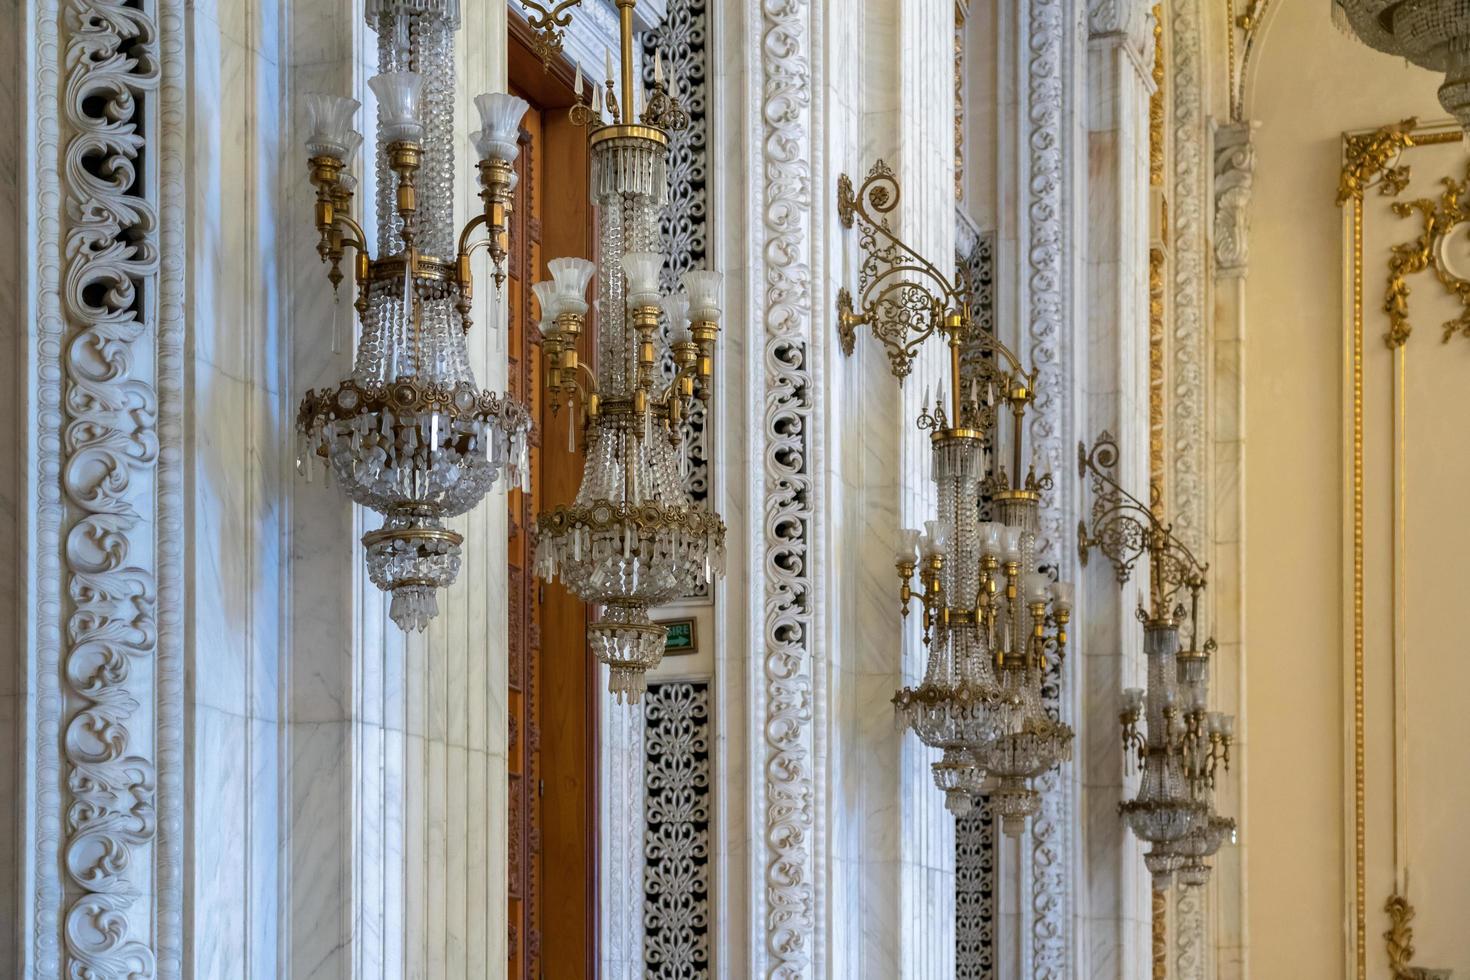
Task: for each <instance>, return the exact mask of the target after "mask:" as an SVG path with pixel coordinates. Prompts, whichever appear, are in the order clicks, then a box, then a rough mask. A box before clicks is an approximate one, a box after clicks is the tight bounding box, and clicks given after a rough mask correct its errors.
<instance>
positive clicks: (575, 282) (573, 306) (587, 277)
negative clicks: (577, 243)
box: [546, 257, 597, 314]
mask: <svg viewBox="0 0 1470 980" xmlns="http://www.w3.org/2000/svg"><path fill="white" fill-rule="evenodd" d="M546 268H547V270H548V271H550V272H551V278H552V280H553V281H554V282H555V283H556V297H557V302H558V303H560V304H561V312H562V313H577V314H585V313H586V312H587V283H589V282H591V281H592V273H593V272H594V271H596V269H597V267H596V266H595V265H593V264H592V263H591V262H589V261H587V260H586V259H578V258H567V257H563V258H559V259H552V260H551V261H550V262H548V263H546Z"/></svg>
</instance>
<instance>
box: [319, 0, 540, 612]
mask: <svg viewBox="0 0 1470 980" xmlns="http://www.w3.org/2000/svg"><path fill="white" fill-rule="evenodd" d="M366 10H367V22H368V25H369V26H371V27H372V28H373V29H374V30H375V31H376V32H377V35H378V70H379V74H378V75H376V76H374V77H373V78H371V79H369V81H368V85H369V86H370V87H371V88H372V90H373V93H374V94H375V95H376V96H377V101H378V134H377V144H376V158H375V176H376V185H377V199H376V211H377V216H378V227H377V254H378V257H377V258H372V257H371V256H370V255H369V253H368V246H367V234H366V232H365V231H364V230H363V229H362V227H361V226H360V225H359V224H358V223H357V222H356V221H354V220H353V218H352V216H351V212H352V199H353V192H354V190H355V189H356V187H357V180H356V178H355V177H354V176H353V175H352V174H351V173H350V172H349V171H350V169H351V168H352V164H353V160H354V157H355V155H356V151H357V149H358V147H359V145H360V144H361V143H362V136H361V135H360V134H358V133H357V132H356V131H354V129H353V122H354V117H355V116H356V114H357V110H358V108H359V104H358V102H357V101H356V100H355V99H349V98H342V97H339V96H332V95H308V96H306V100H305V101H306V113H307V124H308V129H309V131H310V135H309V136H308V138H307V150H308V153H309V155H310V166H311V182H312V184H313V185H314V186H315V187H316V192H317V198H316V224H317V230H318V232H319V233H320V236H321V238H320V241H319V243H318V245H317V250H318V252H319V254H320V255H321V257H322V260H323V261H324V262H326V263H328V265H329V267H330V272H329V274H328V278H329V280H330V281H331V283H332V287H333V289H334V291H335V290H336V289H337V287H338V286H339V285H340V283H341V281H342V278H343V276H342V271H341V263H342V259H343V257H344V255H345V253H346V249H348V248H349V247H350V248H352V249H353V250H354V253H355V255H354V262H353V265H352V268H353V279H354V284H355V287H356V292H357V300H356V303H355V304H354V305H355V307H356V310H357V314H358V318H359V320H360V321H361V332H360V335H359V337H358V342H357V351H356V357H355V360H354V363H353V369H352V373H351V375H349V376H348V377H347V378H345V379H343V380H342V381H341V382H340V383H339V384H338V385H337V387H336V388H334V389H324V390H322V391H308V392H307V393H306V395H305V397H304V398H303V399H302V401H301V408H300V411H299V413H298V416H297V431H298V433H299V436H300V440H301V448H300V453H299V456H298V466H300V467H301V468H303V469H304V470H305V471H306V473H307V475H308V478H309V477H310V473H311V469H310V467H309V466H308V465H307V463H308V461H310V460H311V459H312V457H317V458H319V459H320V460H321V461H322V464H323V469H324V471H325V474H326V477H327V479H328V480H329V481H330V480H331V479H335V480H336V481H337V483H338V484H339V485H340V486H341V487H342V490H343V491H344V492H345V493H346V494H347V496H348V497H350V498H351V499H352V500H353V501H354V502H356V503H358V504H361V505H362V506H364V507H368V508H371V509H372V510H374V511H377V512H378V513H379V514H382V515H383V526H382V527H381V528H379V529H378V530H376V531H371V532H369V533H367V534H365V535H363V538H362V543H363V546H364V547H365V548H366V549H367V564H368V573H369V576H370V577H371V579H372V581H373V584H374V585H376V586H378V588H380V589H383V590H384V591H387V592H390V593H392V596H393V599H392V603H391V607H390V615H391V616H392V618H393V621H394V622H395V623H397V624H398V626H399V627H400V628H401V629H404V630H410V629H416V630H423V629H424V628H425V627H426V626H427V625H428V623H429V621H430V620H431V619H433V618H434V616H435V615H437V614H438V601H437V599H436V592H437V590H439V589H441V588H445V587H447V586H449V585H450V584H452V583H453V582H454V580H455V577H456V576H457V575H458V573H459V564H460V546H461V545H462V544H463V543H464V538H463V536H462V535H460V534H459V533H458V532H456V531H454V530H452V529H450V528H449V527H448V526H447V525H446V524H445V520H446V519H448V518H451V517H455V516H457V515H459V514H462V513H464V512H465V511H467V510H469V509H470V508H472V507H474V506H475V504H477V503H478V502H479V501H480V498H481V497H483V496H484V495H485V493H486V491H488V490H489V489H490V487H491V486H492V485H493V484H494V482H495V481H496V479H497V478H499V476H500V474H501V471H502V470H505V471H507V472H508V473H509V474H510V476H511V478H512V479H518V478H522V474H523V473H524V459H525V453H526V433H527V430H528V428H529V426H530V418H529V416H528V414H527V412H526V410H525V409H524V408H523V407H522V406H520V405H519V404H517V403H515V402H514V401H512V400H511V399H510V398H509V397H504V396H499V395H495V394H492V393H491V392H489V391H484V390H481V389H480V388H478V387H477V386H476V384H475V378H474V373H473V371H472V370H471V369H470V363H469V354H468V350H467V348H466V343H465V334H466V333H467V332H468V331H469V329H470V300H471V285H472V282H471V275H470V258H471V254H472V253H473V251H474V250H475V249H476V248H478V247H480V246H485V247H486V248H488V250H489V251H490V254H491V256H492V258H493V259H494V261H495V265H496V279H497V282H498V281H499V280H500V279H501V278H502V277H503V271H502V265H503V261H504V258H505V236H506V228H507V216H508V213H509V210H510V193H511V190H512V189H513V187H514V181H513V177H514V175H513V174H512V172H511V164H512V163H513V162H514V160H515V156H516V152H517V142H516V136H517V129H518V126H519V122H520V118H521V115H522V114H523V113H524V112H525V109H526V103H525V102H524V101H522V100H521V99H518V98H515V97H513V96H510V95H504V94H487V95H481V96H479V97H478V98H477V99H476V100H475V103H476V106H477V108H478V109H479V111H480V116H481V121H482V123H483V126H484V128H483V129H481V130H480V131H479V132H477V133H475V134H474V136H473V140H474V143H475V147H476V149H477V150H478V152H479V156H480V161H481V162H480V167H479V169H480V186H481V192H480V197H481V199H482V200H483V202H484V210H483V211H482V212H481V213H479V214H477V215H476V216H475V217H474V218H472V219H471V220H470V221H469V222H468V223H467V224H466V225H465V226H464V227H463V228H462V229H459V231H458V235H457V236H456V229H455V228H454V226H453V208H454V157H455V147H454V140H453V136H454V85H455V71H454V33H455V31H456V30H457V29H458V27H459V9H458V2H457V0H367V7H366ZM481 226H484V227H485V231H486V234H485V236H484V237H482V238H480V239H479V240H478V241H476V242H474V243H473V244H471V243H470V238H471V236H472V235H473V234H474V233H475V232H476V231H477V230H478V229H479V228H480V227H481Z"/></svg>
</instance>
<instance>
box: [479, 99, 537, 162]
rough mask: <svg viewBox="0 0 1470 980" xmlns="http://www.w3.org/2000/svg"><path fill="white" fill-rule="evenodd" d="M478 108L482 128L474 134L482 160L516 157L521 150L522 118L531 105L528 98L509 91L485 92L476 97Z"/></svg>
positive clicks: (505, 159) (510, 159)
mask: <svg viewBox="0 0 1470 980" xmlns="http://www.w3.org/2000/svg"><path fill="white" fill-rule="evenodd" d="M475 108H476V109H479V110H480V125H481V126H482V127H483V128H482V129H481V130H480V131H479V132H478V133H476V134H475V136H476V138H475V149H477V150H479V152H480V157H481V159H489V158H494V159H497V160H504V161H506V162H507V163H509V162H511V161H512V160H514V159H515V158H516V156H517V155H518V154H519V153H520V151H521V146H520V141H519V139H518V137H519V135H520V128H521V117H522V116H524V115H525V114H526V109H527V108H528V105H527V103H526V100H525V99H523V98H521V97H520V96H519V95H511V94H510V93H508V92H486V93H484V94H483V95H477V96H475Z"/></svg>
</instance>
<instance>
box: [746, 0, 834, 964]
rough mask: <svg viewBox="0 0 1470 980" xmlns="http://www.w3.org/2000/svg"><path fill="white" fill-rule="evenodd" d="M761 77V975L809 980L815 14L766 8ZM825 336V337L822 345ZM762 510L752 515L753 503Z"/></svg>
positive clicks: (755, 162)
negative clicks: (762, 970)
mask: <svg viewBox="0 0 1470 980" xmlns="http://www.w3.org/2000/svg"><path fill="white" fill-rule="evenodd" d="M759 11H760V21H759V24H758V27H759V36H760V38H761V41H760V43H759V44H752V45H751V48H752V51H753V52H757V53H756V54H755V56H756V57H757V58H759V66H760V68H759V73H758V77H757V79H754V80H753V83H752V85H751V87H750V88H749V89H748V90H747V91H748V92H749V93H750V95H751V97H752V98H753V99H754V100H755V104H754V105H752V106H751V111H750V118H752V119H754V120H758V123H757V126H758V130H757V131H758V134H759V136H758V139H757V140H756V141H755V143H754V145H753V146H751V148H750V149H751V153H752V157H753V159H752V161H751V163H752V166H751V167H750V169H749V171H748V172H749V173H751V174H752V175H755V174H759V175H760V176H759V177H758V178H757V179H758V180H759V185H758V187H757V188H756V189H755V191H754V195H755V199H756V202H757V211H756V213H757V214H758V215H759V220H760V226H759V228H758V229H757V241H758V245H757V247H754V248H752V249H751V250H750V253H749V256H750V261H751V263H752V268H751V270H750V281H751V282H752V283H755V284H757V293H756V295H755V297H754V298H755V308H756V310H758V311H759V314H758V315H759V317H760V320H759V321H758V322H759V323H760V331H759V333H758V334H757V335H756V336H757V338H758V344H756V345H753V346H755V347H756V349H758V350H759V351H760V354H759V358H760V360H759V368H758V371H759V373H758V374H757V375H756V376H757V377H760V378H761V379H762V381H761V397H760V398H758V399H757V400H756V405H757V406H759V407H760V413H761V415H760V417H759V418H757V419H752V420H751V421H752V423H753V424H752V428H753V429H754V430H755V431H757V432H759V433H760V434H761V435H760V437H759V438H760V440H761V441H760V454H761V486H760V487H759V507H758V508H757V507H754V506H753V507H752V511H755V512H758V513H759V514H760V521H761V526H762V527H763V528H764V537H765V540H764V549H763V551H762V550H759V549H758V550H757V552H756V553H755V554H753V555H752V556H751V566H752V571H753V572H754V573H755V574H754V575H753V576H752V582H753V583H755V582H758V583H760V585H759V588H758V591H757V593H756V597H757V601H759V602H760V604H761V606H760V608H761V610H762V618H761V620H760V635H759V638H758V639H757V641H756V649H757V650H758V651H759V656H760V657H761V658H762V676H761V680H760V682H759V685H758V690H757V691H756V692H754V693H755V697H754V698H753V699H752V701H753V703H752V705H751V707H752V709H753V710H754V711H755V712H756V714H755V717H756V718H757V719H758V724H759V730H760V731H761V732H762V733H763V737H762V742H763V744H761V745H760V746H759V747H758V749H757V756H758V758H760V760H761V762H760V766H761V771H762V772H763V773H764V774H765V776H764V786H763V796H764V798H763V800H762V809H763V813H762V819H761V823H762V827H761V838H760V839H761V841H762V842H763V847H764V850H765V855H764V860H763V861H761V862H760V864H761V866H762V867H763V868H764V871H765V874H764V881H763V882H762V883H761V886H760V890H761V892H762V895H761V900H760V901H759V902H758V903H757V907H758V909H759V910H760V911H759V913H758V914H760V915H762V917H763V923H762V925H763V927H764V934H765V939H766V949H765V950H764V955H763V956H759V957H758V959H757V962H764V964H765V968H764V973H765V975H766V976H768V977H771V978H778V980H796V978H805V977H810V976H813V975H814V973H813V958H814V957H815V956H817V955H818V951H817V950H816V949H815V948H814V947H815V934H816V928H817V921H818V907H817V906H818V901H819V888H818V884H817V879H818V873H817V870H818V865H817V860H818V859H817V858H816V856H815V853H814V852H815V851H816V848H815V846H814V839H813V828H814V825H815V823H816V809H817V807H818V805H819V800H818V796H819V794H818V787H817V772H816V762H815V756H816V744H815V740H816V738H817V732H816V729H815V726H814V725H813V711H814V704H815V703H816V701H817V697H818V692H817V691H816V690H815V687H816V685H815V681H814V676H813V675H814V672H813V670H812V660H813V658H814V656H815V655H816V653H817V651H816V645H817V642H818V641H817V629H816V626H817V623H816V605H817V603H816V583H815V581H814V579H813V562H812V560H811V558H812V556H813V554H814V553H815V551H816V547H817V543H816V540H815V538H816V535H817V527H816V516H815V515H816V513H817V511H818V509H819V507H820V506H821V501H820V500H819V499H818V498H819V496H820V490H819V488H820V483H819V481H818V480H817V473H818V472H819V468H818V460H817V458H816V455H815V447H816V446H818V445H820V444H821V437H822V433H821V423H820V419H819V418H818V417H817V414H816V411H815V399H816V396H817V392H818V391H819V390H820V386H821V378H820V367H819V365H820V360H819V357H818V354H819V350H820V342H819V341H818V340H817V338H816V337H815V326H814V325H815V324H816V323H818V322H821V323H822V324H824V325H825V324H826V323H827V322H828V318H827V317H826V315H825V314H823V315H820V316H819V315H818V314H817V313H816V311H815V308H814V304H815V293H814V284H813V281H812V241H813V238H814V237H815V234H816V231H815V229H814V228H813V221H812V211H813V197H812V194H813V177H812V168H811V160H812V159H813V157H814V156H815V155H816V151H817V148H818V147H819V146H820V145H821V134H820V133H819V132H818V131H817V129H818V116H819V114H818V113H817V112H815V111H814V110H813V107H812V93H813V90H814V89H815V87H816V84H815V79H814V78H813V69H812V61H813V57H814V52H815V50H816V47H815V45H816V38H814V36H813V28H814V24H813V21H814V19H816V18H814V17H813V10H812V4H811V3H810V2H809V0H760V5H759ZM824 332H825V331H824ZM753 503H754V501H753Z"/></svg>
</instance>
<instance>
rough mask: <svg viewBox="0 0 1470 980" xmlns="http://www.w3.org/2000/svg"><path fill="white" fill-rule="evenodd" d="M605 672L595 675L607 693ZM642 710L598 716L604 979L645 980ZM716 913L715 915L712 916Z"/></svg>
mask: <svg viewBox="0 0 1470 980" xmlns="http://www.w3.org/2000/svg"><path fill="white" fill-rule="evenodd" d="M607 673H608V672H607V668H605V667H604V668H603V669H602V670H601V671H599V681H600V683H601V688H602V690H606V689H607ZM643 708H644V705H643V704H642V703H639V704H637V705H627V704H619V703H617V702H616V701H615V700H613V699H612V698H610V697H609V698H607V699H605V703H604V705H603V706H602V710H601V712H600V714H599V717H598V725H599V737H598V756H599V758H598V771H599V773H600V774H601V775H600V780H599V783H598V787H597V788H598V795H599V800H598V809H599V816H598V827H599V828H600V829H599V842H598V862H599V865H600V875H601V889H602V900H601V902H600V909H599V916H600V928H601V939H602V949H601V952H600V955H601V959H602V973H601V974H600V976H602V977H603V978H604V980H642V977H643V976H644V951H643V936H644V929H643V906H644V877H643V876H644V828H645V826H646V825H647V814H646V811H645V808H644V799H645V792H646V786H645V784H644V778H645V774H646V773H647V770H648V767H647V763H646V756H645V749H644V741H643V734H644V729H645V728H646V723H645V721H644V713H643ZM716 914H718V912H717V913H716Z"/></svg>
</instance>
